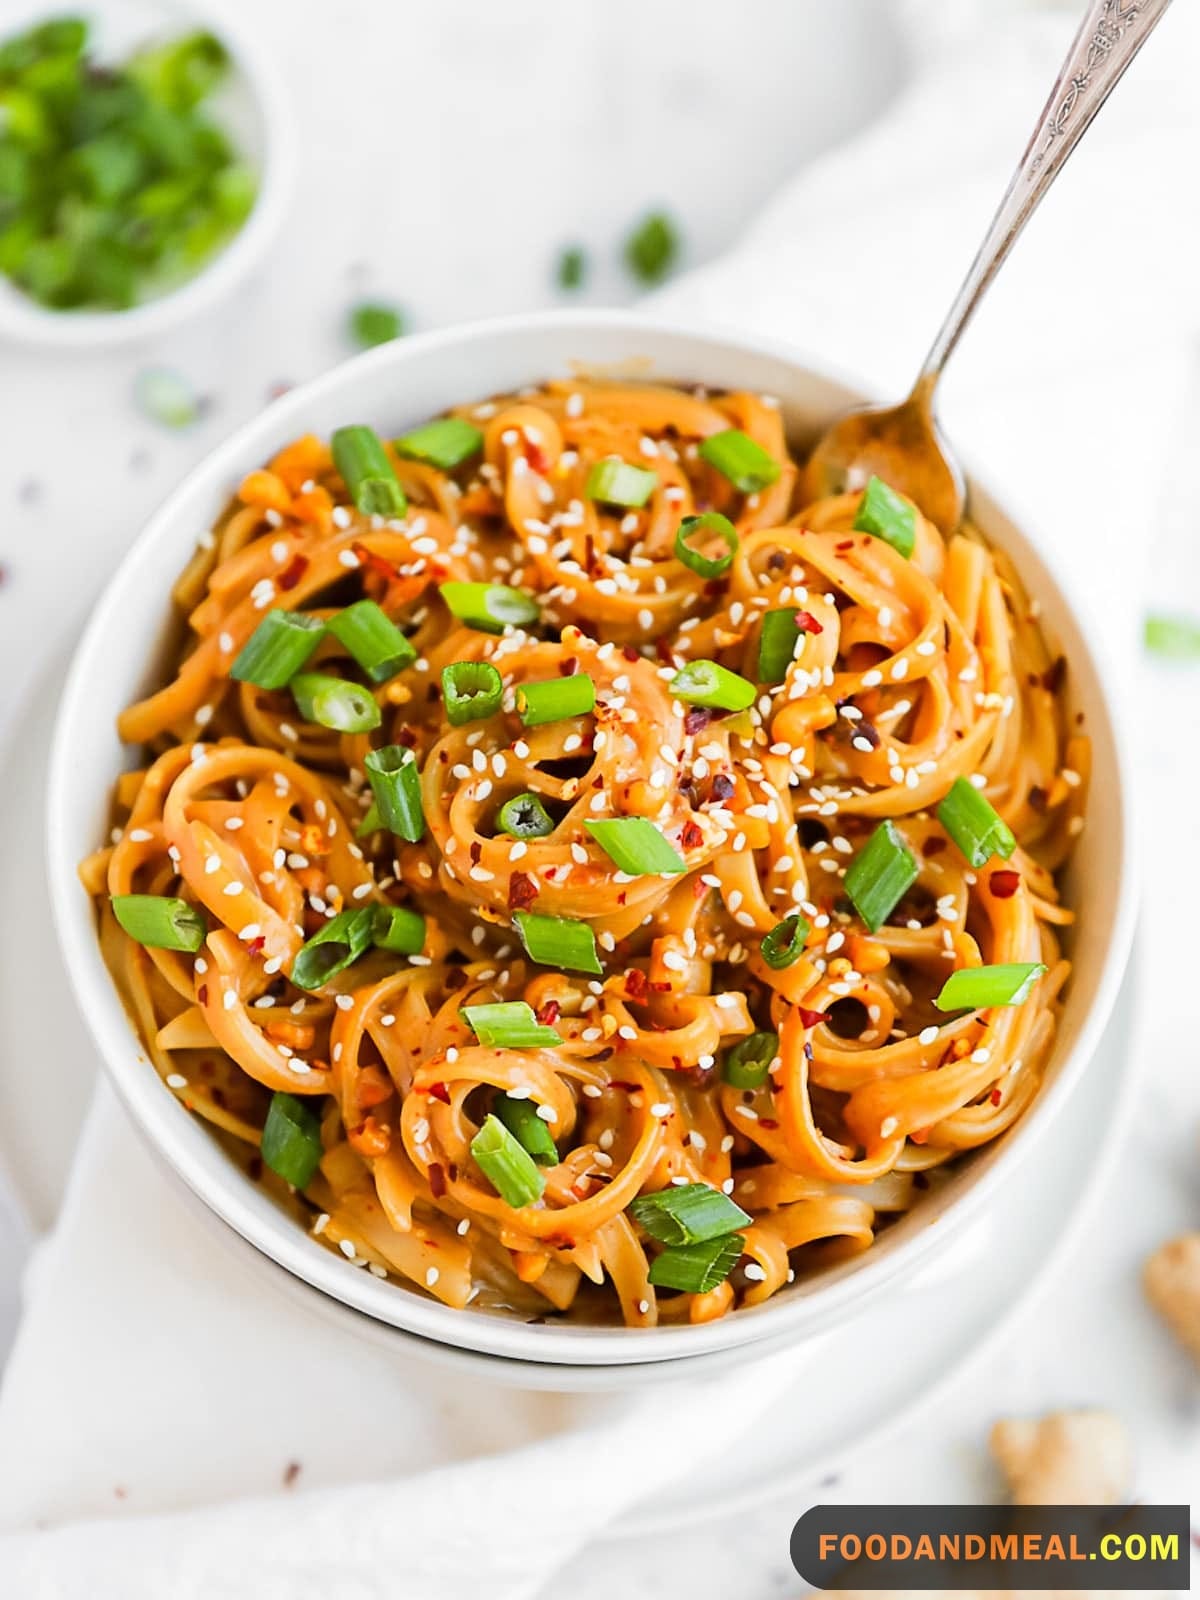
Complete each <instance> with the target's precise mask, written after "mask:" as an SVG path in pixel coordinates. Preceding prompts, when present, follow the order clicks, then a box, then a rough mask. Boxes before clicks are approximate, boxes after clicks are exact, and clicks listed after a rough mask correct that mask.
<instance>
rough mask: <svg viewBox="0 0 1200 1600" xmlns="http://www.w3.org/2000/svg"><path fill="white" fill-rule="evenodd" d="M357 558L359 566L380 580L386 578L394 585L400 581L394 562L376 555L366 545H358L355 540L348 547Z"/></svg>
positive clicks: (398, 571) (398, 569) (398, 570)
mask: <svg viewBox="0 0 1200 1600" xmlns="http://www.w3.org/2000/svg"><path fill="white" fill-rule="evenodd" d="M350 548H351V550H353V551H354V554H355V555H356V556H357V557H358V559H359V563H360V565H362V566H364V567H366V568H367V570H368V572H375V573H378V575H379V576H380V577H381V578H386V579H387V581H388V582H389V583H396V582H398V581H399V579H400V568H399V567H398V566H397V565H396V563H395V562H394V561H389V560H388V559H387V557H386V556H381V555H376V553H375V551H374V550H371V549H370V548H369V547H368V546H367V545H365V544H360V543H359V541H358V540H357V539H356V540H355V542H354V543H353V544H352V545H351V546H350Z"/></svg>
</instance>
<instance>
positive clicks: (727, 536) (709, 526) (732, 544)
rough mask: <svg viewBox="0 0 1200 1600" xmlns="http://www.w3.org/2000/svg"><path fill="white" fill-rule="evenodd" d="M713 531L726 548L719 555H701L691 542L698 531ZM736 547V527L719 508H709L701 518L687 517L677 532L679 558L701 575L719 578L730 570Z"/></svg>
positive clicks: (704, 532)
mask: <svg viewBox="0 0 1200 1600" xmlns="http://www.w3.org/2000/svg"><path fill="white" fill-rule="evenodd" d="M710 533H715V534H716V535H717V537H718V538H719V539H722V540H723V541H724V543H725V549H724V551H723V552H722V553H721V555H719V556H705V555H702V554H701V553H700V551H699V550H697V549H696V548H695V546H694V545H693V544H692V543H691V540H692V539H694V538H695V537H696V536H697V534H710ZM737 550H738V536H737V529H736V528H735V527H734V525H733V523H732V522H730V520H729V518H728V517H723V516H722V515H721V513H720V512H719V511H706V512H704V513H703V515H702V516H699V517H684V519H683V521H682V522H681V523H680V524H679V529H678V531H677V532H676V534H675V557H676V560H678V561H682V562H683V564H684V566H685V567H690V568H691V570H692V571H693V572H695V573H698V574H699V576H700V577H702V578H719V577H720V576H721V574H722V573H723V572H728V571H729V569H730V567H731V566H732V565H733V558H734V556H735V555H737Z"/></svg>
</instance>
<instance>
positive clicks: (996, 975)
mask: <svg viewBox="0 0 1200 1600" xmlns="http://www.w3.org/2000/svg"><path fill="white" fill-rule="evenodd" d="M1045 970H1046V968H1045V967H1044V966H1043V965H1042V963H1041V962H1040V961H1024V962H1022V961H1014V962H1004V963H1001V964H1000V965H999V966H995V967H960V968H959V970H958V971H957V972H952V973H951V974H950V976H949V977H948V978H947V979H946V981H945V983H944V984H943V985H942V992H941V994H939V995H938V997H937V999H936V1000H935V1001H934V1002H933V1003H934V1005H935V1006H936V1007H937V1008H938V1010H939V1011H982V1010H984V1009H985V1008H986V1007H988V1006H1019V1005H1020V1004H1021V1002H1022V1001H1023V1000H1028V999H1029V992H1030V990H1031V989H1032V988H1033V986H1034V984H1035V983H1036V982H1037V980H1038V979H1039V978H1040V977H1041V975H1042V973H1043V972H1045Z"/></svg>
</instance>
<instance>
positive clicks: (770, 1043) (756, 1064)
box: [722, 1033, 779, 1089]
mask: <svg viewBox="0 0 1200 1600" xmlns="http://www.w3.org/2000/svg"><path fill="white" fill-rule="evenodd" d="M778 1054H779V1035H778V1034H777V1033H752V1034H751V1035H750V1037H749V1038H748V1039H739V1040H738V1042H737V1044H735V1045H734V1047H733V1049H732V1050H731V1051H730V1052H729V1054H728V1055H727V1056H726V1057H725V1064H724V1067H723V1069H722V1075H723V1077H724V1079H725V1082H726V1083H731V1084H732V1085H733V1087H734V1088H735V1089H761V1088H762V1086H763V1084H764V1083H766V1081H767V1075H768V1073H769V1072H770V1070H771V1063H772V1061H774V1059H775V1057H776V1056H777V1055H778Z"/></svg>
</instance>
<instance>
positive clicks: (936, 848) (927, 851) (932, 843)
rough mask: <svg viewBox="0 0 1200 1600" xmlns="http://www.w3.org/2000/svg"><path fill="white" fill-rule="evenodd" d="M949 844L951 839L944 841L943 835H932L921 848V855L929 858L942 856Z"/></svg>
mask: <svg viewBox="0 0 1200 1600" xmlns="http://www.w3.org/2000/svg"><path fill="white" fill-rule="evenodd" d="M949 843H950V841H949V839H943V838H942V836H941V834H939V833H931V834H930V835H929V837H928V839H926V841H925V843H924V844H923V845H922V846H921V854H922V855H923V856H927V857H928V856H940V855H941V853H942V851H943V850H944V849H945V848H946V846H947V845H948V844H949Z"/></svg>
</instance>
